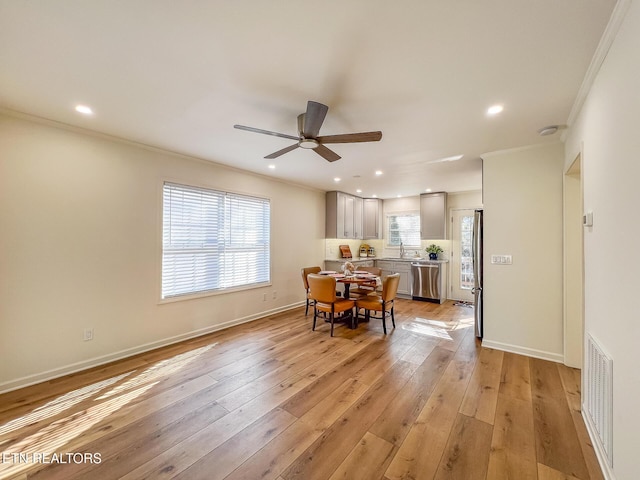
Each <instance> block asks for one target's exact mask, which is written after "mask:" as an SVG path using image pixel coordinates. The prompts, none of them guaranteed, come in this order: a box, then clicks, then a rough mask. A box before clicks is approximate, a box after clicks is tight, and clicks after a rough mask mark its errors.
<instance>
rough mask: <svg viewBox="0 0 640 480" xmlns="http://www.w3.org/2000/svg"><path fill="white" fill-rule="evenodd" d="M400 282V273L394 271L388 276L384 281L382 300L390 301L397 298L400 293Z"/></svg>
mask: <svg viewBox="0 0 640 480" xmlns="http://www.w3.org/2000/svg"><path fill="white" fill-rule="evenodd" d="M399 283H400V274H399V273H394V274H392V275H389V276H387V278H385V279H384V280H383V282H382V300H384V301H385V302H390V301H392V300H395V298H396V293H398V284H399Z"/></svg>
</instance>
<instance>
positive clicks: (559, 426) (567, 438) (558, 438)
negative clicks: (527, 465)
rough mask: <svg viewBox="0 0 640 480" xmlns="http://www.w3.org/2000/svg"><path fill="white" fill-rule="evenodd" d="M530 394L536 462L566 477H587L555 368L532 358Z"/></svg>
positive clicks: (578, 443) (576, 436)
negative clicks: (567, 475) (566, 475)
mask: <svg viewBox="0 0 640 480" xmlns="http://www.w3.org/2000/svg"><path fill="white" fill-rule="evenodd" d="M530 365H531V391H532V402H533V412H534V415H533V418H534V426H535V434H536V455H537V458H538V462H539V463H542V464H544V465H547V466H549V467H551V468H553V469H555V470H558V471H560V472H563V473H565V474H569V475H573V476H576V477H578V478H588V476H589V473H588V470H587V466H586V463H585V460H584V455H583V453H582V449H581V447H580V441H579V440H578V435H577V433H576V430H575V425H574V423H573V418H572V417H571V413H570V411H569V406H568V403H567V399H566V395H565V393H564V391H563V387H562V381H561V380H560V375H559V374H558V369H557V366H556V365H555V364H553V363H551V362H546V361H544V360H539V359H535V358H532V359H530Z"/></svg>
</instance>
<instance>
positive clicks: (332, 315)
mask: <svg viewBox="0 0 640 480" xmlns="http://www.w3.org/2000/svg"><path fill="white" fill-rule="evenodd" d="M333 317H334V314H333V312H331V336H332V337H333Z"/></svg>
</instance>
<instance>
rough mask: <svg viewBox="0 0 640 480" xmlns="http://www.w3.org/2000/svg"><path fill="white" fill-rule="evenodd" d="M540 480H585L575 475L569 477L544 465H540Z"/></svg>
mask: <svg viewBox="0 0 640 480" xmlns="http://www.w3.org/2000/svg"><path fill="white" fill-rule="evenodd" d="M538 480H583V479H580V478H577V477H574V476H573V475H567V474H565V473H562V472H559V471H558V470H554V469H553V468H551V467H548V466H546V465H544V464H542V463H539V464H538Z"/></svg>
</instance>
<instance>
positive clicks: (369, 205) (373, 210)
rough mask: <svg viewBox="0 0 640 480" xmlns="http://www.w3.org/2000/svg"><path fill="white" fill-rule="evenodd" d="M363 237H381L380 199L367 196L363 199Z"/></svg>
mask: <svg viewBox="0 0 640 480" xmlns="http://www.w3.org/2000/svg"><path fill="white" fill-rule="evenodd" d="M362 229H363V230H362V232H363V235H362V238H364V239H365V240H367V239H372V238H381V236H380V233H381V232H380V200H378V199H377V198H365V199H364V200H363V225H362Z"/></svg>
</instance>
